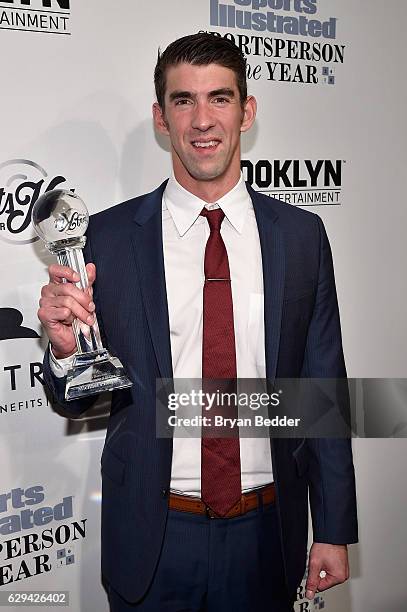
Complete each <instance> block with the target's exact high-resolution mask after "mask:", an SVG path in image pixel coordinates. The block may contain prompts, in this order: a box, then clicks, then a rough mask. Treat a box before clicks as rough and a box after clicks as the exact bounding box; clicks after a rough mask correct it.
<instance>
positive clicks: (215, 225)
mask: <svg viewBox="0 0 407 612" xmlns="http://www.w3.org/2000/svg"><path fill="white" fill-rule="evenodd" d="M201 215H202V216H203V217H206V218H207V219H208V223H209V229H210V230H211V232H212V231H213V230H218V231H219V230H220V226H221V225H222V221H223V219H224V218H225V213H224V212H223V210H222V209H221V208H215V209H214V210H208V209H207V208H203V209H202V210H201Z"/></svg>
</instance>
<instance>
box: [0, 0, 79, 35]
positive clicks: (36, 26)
mask: <svg viewBox="0 0 407 612" xmlns="http://www.w3.org/2000/svg"><path fill="white" fill-rule="evenodd" d="M5 5H7V6H5ZM10 5H12V6H10ZM70 8H71V7H70V0H0V30H14V31H20V32H40V33H42V34H68V35H69V34H70V33H71V32H70V31H69V18H70V16H71V11H70ZM47 9H49V10H47Z"/></svg>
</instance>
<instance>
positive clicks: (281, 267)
mask: <svg viewBox="0 0 407 612" xmlns="http://www.w3.org/2000/svg"><path fill="white" fill-rule="evenodd" d="M247 187H248V191H249V194H250V197H251V198H252V202H253V207H254V212H255V215H256V221H257V227H258V230H259V237H260V247H261V254H262V262H263V284H264V326H265V345H266V346H265V350H266V376H267V378H268V379H269V380H271V381H274V379H275V376H276V371H277V361H278V350H279V345H280V330H281V316H282V309H283V296H284V278H285V252H284V237H283V233H282V230H281V228H280V226H279V224H278V215H277V213H276V212H275V211H274V210H273V208H272V206H271V202H268V201H267V199H266V197H265V196H261V195H260V194H258V193H257V192H256V191H254V189H252V188H251V187H250V186H249V185H248V186H247Z"/></svg>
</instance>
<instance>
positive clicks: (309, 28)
mask: <svg viewBox="0 0 407 612" xmlns="http://www.w3.org/2000/svg"><path fill="white" fill-rule="evenodd" d="M317 11H318V0H222V1H221V0H209V23H210V26H211V30H212V29H213V28H214V27H215V28H227V29H228V30H229V31H228V32H226V33H221V32H218V31H217V30H215V31H211V33H212V34H215V35H218V36H224V37H225V38H228V39H229V40H231V41H232V42H234V43H235V44H236V45H237V46H238V47H239V48H240V50H241V51H242V53H243V54H244V55H245V56H246V58H247V78H248V79H249V80H250V79H253V80H256V81H257V80H259V79H264V80H266V81H271V82H283V83H301V84H307V85H318V84H327V85H334V84H335V78H336V77H335V68H336V66H337V65H338V64H343V63H344V54H345V45H340V44H336V43H334V42H333V41H335V40H336V36H337V18H336V17H328V18H326V17H325V16H324V17H323V18H322V19H318V18H317ZM230 30H232V31H230ZM239 31H241V32H242V33H239ZM259 32H265V33H267V34H270V35H266V36H263V35H262V34H260V35H259V34H258V33H259ZM287 35H288V36H290V38H286V36H287ZM315 39H319V40H315ZM259 61H261V63H258V62H259Z"/></svg>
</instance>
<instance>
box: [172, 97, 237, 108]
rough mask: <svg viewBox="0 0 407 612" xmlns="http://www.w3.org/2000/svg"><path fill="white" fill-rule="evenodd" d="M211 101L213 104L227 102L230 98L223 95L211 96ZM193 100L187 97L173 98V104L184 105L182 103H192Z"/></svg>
mask: <svg viewBox="0 0 407 612" xmlns="http://www.w3.org/2000/svg"><path fill="white" fill-rule="evenodd" d="M211 101H212V102H213V103H215V104H222V105H223V104H227V103H228V102H229V101H230V100H229V98H226V97H225V96H216V97H215V98H212V100H211ZM193 103H194V102H193V100H191V99H189V98H179V99H178V100H175V106H184V105H188V104H193Z"/></svg>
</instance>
